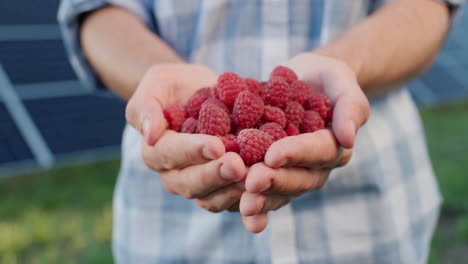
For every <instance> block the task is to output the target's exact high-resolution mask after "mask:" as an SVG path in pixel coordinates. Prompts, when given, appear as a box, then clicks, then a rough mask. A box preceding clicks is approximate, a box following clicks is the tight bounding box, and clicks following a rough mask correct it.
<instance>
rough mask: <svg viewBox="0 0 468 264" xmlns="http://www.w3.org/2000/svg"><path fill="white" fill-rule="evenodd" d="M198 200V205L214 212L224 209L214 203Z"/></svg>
mask: <svg viewBox="0 0 468 264" xmlns="http://www.w3.org/2000/svg"><path fill="white" fill-rule="evenodd" d="M196 202H197V204H198V206H200V207H201V208H203V209H205V210H207V211H209V212H212V213H220V212H222V211H224V209H223V208H221V207H220V206H217V205H214V204H213V203H210V202H206V201H203V200H200V199H197V200H196Z"/></svg>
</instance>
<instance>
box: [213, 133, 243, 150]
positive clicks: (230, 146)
mask: <svg viewBox="0 0 468 264" xmlns="http://www.w3.org/2000/svg"><path fill="white" fill-rule="evenodd" d="M217 137H219V138H220V139H221V141H222V142H223V144H224V147H225V148H226V152H236V153H239V144H237V137H236V135H233V134H227V135H224V136H217Z"/></svg>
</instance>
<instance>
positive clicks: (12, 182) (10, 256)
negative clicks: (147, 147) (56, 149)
mask: <svg viewBox="0 0 468 264" xmlns="http://www.w3.org/2000/svg"><path fill="white" fill-rule="evenodd" d="M118 166H119V165H118V162H116V161H114V162H105V163H99V164H94V165H89V166H74V167H68V168H61V169H54V170H50V171H48V172H43V173H34V174H30V175H24V176H18V177H15V178H12V179H8V180H6V181H4V182H1V184H0V263H3V264H13V263H112V254H111V251H110V237H111V231H112V192H113V187H114V184H115V179H116V174H117V171H118Z"/></svg>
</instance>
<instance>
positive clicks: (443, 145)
mask: <svg viewBox="0 0 468 264" xmlns="http://www.w3.org/2000/svg"><path fill="white" fill-rule="evenodd" d="M421 114H422V118H423V121H424V126H425V128H426V138H427V141H428V147H429V153H430V156H431V160H432V163H433V165H434V169H435V172H436V175H437V178H438V181H439V185H440V190H441V192H442V196H443V197H444V204H443V209H442V215H441V219H440V222H439V225H438V228H437V232H436V234H435V236H434V239H433V241H432V250H431V255H430V263H432V264H436V263H460V260H461V259H468V203H467V202H466V201H468V138H467V135H468V104H459V105H452V106H446V107H440V108H433V109H424V110H422V111H421Z"/></svg>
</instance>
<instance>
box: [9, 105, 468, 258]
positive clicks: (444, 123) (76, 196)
mask: <svg viewBox="0 0 468 264" xmlns="http://www.w3.org/2000/svg"><path fill="white" fill-rule="evenodd" d="M421 114H422V117H423V121H424V124H425V127H426V136H427V139H428V145H429V151H430V154H431V158H432V161H433V164H434V168H435V170H436V173H437V176H438V178H439V183H440V187H441V191H442V193H443V196H444V198H445V203H444V207H443V212H442V217H441V221H440V223H439V226H438V229H437V232H436V234H435V236H434V239H433V243H432V250H431V255H430V263H432V264H438V263H460V260H461V259H468V203H466V201H468V177H467V176H468V175H467V172H468V140H467V139H466V135H467V132H468V104H465V105H463V104H462V105H455V106H448V107H442V108H435V109H423V110H421ZM118 167H119V164H118V162H117V161H113V162H103V163H98V164H92V165H86V166H74V167H68V168H60V169H53V170H50V171H47V172H42V173H33V174H28V175H23V176H18V177H15V178H11V179H8V180H4V181H0V263H3V264H15V263H112V255H111V249H110V237H111V230H112V229H111V227H112V191H113V187H114V184H115V179H116V174H117V171H118Z"/></svg>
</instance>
